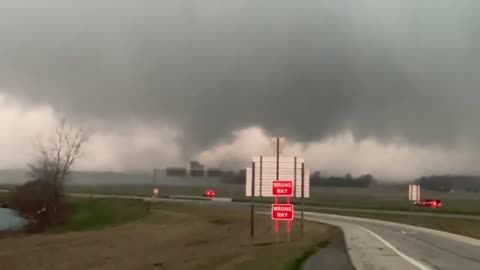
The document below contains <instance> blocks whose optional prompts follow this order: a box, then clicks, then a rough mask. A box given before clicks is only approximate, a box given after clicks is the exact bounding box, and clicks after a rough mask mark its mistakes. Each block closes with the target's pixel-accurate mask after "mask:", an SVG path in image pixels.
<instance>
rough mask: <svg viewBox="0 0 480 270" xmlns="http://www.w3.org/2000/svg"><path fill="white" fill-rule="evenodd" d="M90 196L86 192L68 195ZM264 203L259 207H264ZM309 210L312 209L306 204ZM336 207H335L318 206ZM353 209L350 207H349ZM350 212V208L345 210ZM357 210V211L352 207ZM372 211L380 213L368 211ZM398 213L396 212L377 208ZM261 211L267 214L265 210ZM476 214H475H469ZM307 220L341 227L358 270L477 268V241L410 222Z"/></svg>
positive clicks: (310, 267) (314, 216) (318, 216)
mask: <svg viewBox="0 0 480 270" xmlns="http://www.w3.org/2000/svg"><path fill="white" fill-rule="evenodd" d="M70 195H71V196H77V197H89V196H90V195H89V194H78V193H77V194H70ZM93 197H96V198H128V199H144V200H152V199H151V198H143V197H136V196H116V195H93ZM192 199H193V198H185V199H182V198H177V199H168V198H159V199H153V200H152V201H177V202H184V203H209V204H211V203H215V204H222V205H225V206H239V207H243V206H246V205H249V203H239V202H228V201H227V202H225V201H209V200H202V199H200V198H197V199H196V200H192ZM266 206H267V205H263V206H260V207H259V208H260V209H264V210H263V211H265V210H266V208H265V207H266ZM308 209H312V207H309V208H308ZM318 209H319V210H321V209H329V210H332V209H335V210H337V209H336V208H324V207H323V208H318ZM352 210H353V209H352ZM348 211H351V210H348ZM355 211H357V210H355ZM371 211H372V212H379V211H376V210H371ZM380 212H381V213H390V212H392V213H397V211H380ZM263 214H269V212H268V211H265V212H263ZM416 214H418V215H427V216H429V215H430V216H433V215H434V216H442V217H449V218H457V217H459V216H462V217H463V215H445V214H435V213H416ZM468 217H475V216H468ZM305 218H306V219H307V220H310V221H316V222H322V223H327V224H332V225H335V226H338V227H340V228H341V229H342V230H343V232H344V235H345V242H346V246H347V249H348V254H349V256H350V259H351V261H352V263H353V265H354V266H355V268H356V269H357V270H414V269H417V270H418V269H420V270H479V269H480V240H477V239H473V238H469V237H464V236H460V235H454V234H450V233H446V232H440V231H436V230H431V229H426V228H420V227H414V226H410V225H404V224H398V223H392V222H386V221H380V220H372V219H363V218H356V217H346V216H339V215H331V214H322V213H315V212H306V213H305ZM314 269H317V265H316V264H315V263H307V264H306V267H305V268H304V270H314Z"/></svg>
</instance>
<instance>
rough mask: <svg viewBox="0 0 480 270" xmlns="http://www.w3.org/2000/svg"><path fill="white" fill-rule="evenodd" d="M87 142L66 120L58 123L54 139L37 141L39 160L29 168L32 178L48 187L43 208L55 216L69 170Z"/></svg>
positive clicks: (80, 155) (39, 139)
mask: <svg viewBox="0 0 480 270" xmlns="http://www.w3.org/2000/svg"><path fill="white" fill-rule="evenodd" d="M86 141H87V136H86V133H85V132H84V131H83V130H82V129H79V128H75V127H73V126H72V125H70V124H68V123H67V121H66V120H61V121H60V122H59V124H58V126H57V128H56V131H55V134H54V136H52V137H51V138H50V139H49V140H47V141H44V140H42V139H41V138H40V137H39V138H38V139H37V151H38V157H37V159H36V161H35V162H34V163H32V164H30V165H29V170H30V175H31V176H32V177H33V179H34V180H37V181H41V182H42V183H43V185H45V187H44V190H46V192H45V194H44V198H43V201H44V206H43V207H44V208H45V209H46V210H47V211H48V212H49V213H50V214H51V215H53V217H54V216H55V215H56V213H57V208H58V206H59V203H60V200H61V195H62V192H63V188H64V184H65V182H66V180H67V178H68V176H69V173H70V169H71V167H72V165H73V164H74V163H75V162H76V161H77V160H78V159H79V158H81V157H82V156H83V153H82V151H81V150H82V147H83V145H84V144H85V142H86Z"/></svg>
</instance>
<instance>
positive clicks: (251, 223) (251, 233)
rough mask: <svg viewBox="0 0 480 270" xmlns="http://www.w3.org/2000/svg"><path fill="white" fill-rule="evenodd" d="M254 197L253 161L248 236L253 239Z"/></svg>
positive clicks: (253, 166)
mask: <svg viewBox="0 0 480 270" xmlns="http://www.w3.org/2000/svg"><path fill="white" fill-rule="evenodd" d="M254 197H255V162H252V200H251V203H250V236H251V237H252V240H253V239H254V236H255V217H254V215H255V205H254V201H253V199H254Z"/></svg>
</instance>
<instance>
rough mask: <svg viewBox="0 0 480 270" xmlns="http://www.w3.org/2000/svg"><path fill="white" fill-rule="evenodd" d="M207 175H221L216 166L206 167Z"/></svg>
mask: <svg viewBox="0 0 480 270" xmlns="http://www.w3.org/2000/svg"><path fill="white" fill-rule="evenodd" d="M207 176H211V177H220V176H222V171H221V170H220V169H217V168H208V169H207Z"/></svg>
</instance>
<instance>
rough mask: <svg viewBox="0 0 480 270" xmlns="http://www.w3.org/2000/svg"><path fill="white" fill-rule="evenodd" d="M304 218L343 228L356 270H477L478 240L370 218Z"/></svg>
mask: <svg viewBox="0 0 480 270" xmlns="http://www.w3.org/2000/svg"><path fill="white" fill-rule="evenodd" d="M305 216H306V219H308V220H311V221H318V222H323V223H328V224H332V225H336V226H338V227H340V228H342V230H343V231H344V234H345V242H346V245H347V248H348V252H349V255H350V258H351V260H352V263H353V265H354V266H355V268H356V269H357V270H380V269H389V270H410V269H412V270H413V269H421V270H450V269H452V270H453V269H454V270H474V269H475V270H478V269H480V240H477V239H473V238H468V237H464V236H459V235H454V234H450V233H445V232H440V231H435V230H430V229H425V228H419V227H414V226H409V225H404V224H398V223H391V222H384V221H377V220H370V219H362V218H353V217H345V216H337V215H329V214H321V213H312V212H307V213H306V215H305ZM313 269H315V268H310V269H306V270H313Z"/></svg>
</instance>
